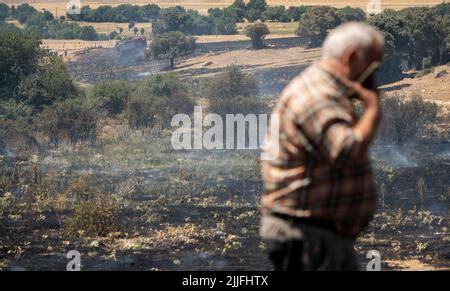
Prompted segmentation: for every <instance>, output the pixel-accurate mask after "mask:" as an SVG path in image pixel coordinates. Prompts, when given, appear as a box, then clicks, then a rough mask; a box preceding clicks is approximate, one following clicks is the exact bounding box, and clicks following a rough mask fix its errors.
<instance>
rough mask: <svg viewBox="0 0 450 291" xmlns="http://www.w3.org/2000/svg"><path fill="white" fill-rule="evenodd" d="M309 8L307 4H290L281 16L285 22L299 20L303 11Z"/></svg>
mask: <svg viewBox="0 0 450 291" xmlns="http://www.w3.org/2000/svg"><path fill="white" fill-rule="evenodd" d="M307 10H308V8H307V7H306V6H290V7H289V8H288V9H286V10H285V11H284V13H283V15H282V16H281V21H283V22H291V21H299V20H300V17H301V16H302V14H303V13H305V12H306V11H307Z"/></svg>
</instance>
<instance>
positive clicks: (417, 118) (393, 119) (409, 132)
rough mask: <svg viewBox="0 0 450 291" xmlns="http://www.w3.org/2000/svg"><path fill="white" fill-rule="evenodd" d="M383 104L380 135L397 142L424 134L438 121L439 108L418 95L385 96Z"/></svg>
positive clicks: (384, 138)
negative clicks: (408, 97)
mask: <svg viewBox="0 0 450 291" xmlns="http://www.w3.org/2000/svg"><path fill="white" fill-rule="evenodd" d="M381 104H382V112H383V119H382V123H381V126H380V129H379V137H380V138H381V139H382V140H384V141H388V142H392V143H397V144H401V143H403V142H405V141H407V140H408V139H411V138H414V137H417V136H418V135H419V134H423V133H424V132H425V130H426V129H427V128H428V126H429V125H430V124H431V123H433V122H435V121H436V118H437V113H438V108H439V107H438V105H437V104H435V103H433V102H428V101H425V100H423V99H422V98H421V97H420V96H417V95H416V96H413V97H411V98H410V99H406V98H405V97H404V96H399V95H394V96H389V97H384V98H383V99H382V103H381Z"/></svg>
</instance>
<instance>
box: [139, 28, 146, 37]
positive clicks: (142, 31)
mask: <svg viewBox="0 0 450 291" xmlns="http://www.w3.org/2000/svg"><path fill="white" fill-rule="evenodd" d="M140 33H141V35H142V36H143V35H144V33H145V29H144V28H141V29H140Z"/></svg>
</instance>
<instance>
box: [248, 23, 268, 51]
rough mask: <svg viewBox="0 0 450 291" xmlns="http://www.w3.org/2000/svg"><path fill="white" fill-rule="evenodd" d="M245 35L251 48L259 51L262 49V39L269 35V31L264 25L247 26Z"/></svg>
mask: <svg viewBox="0 0 450 291" xmlns="http://www.w3.org/2000/svg"><path fill="white" fill-rule="evenodd" d="M245 34H246V36H247V37H250V38H251V40H252V47H253V48H254V49H260V48H263V47H264V42H263V41H264V38H265V37H266V35H268V34H270V31H269V29H268V28H267V25H265V24H264V23H256V24H253V25H249V26H247V28H246V30H245Z"/></svg>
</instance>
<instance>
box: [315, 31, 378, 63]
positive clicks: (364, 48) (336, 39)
mask: <svg viewBox="0 0 450 291" xmlns="http://www.w3.org/2000/svg"><path fill="white" fill-rule="evenodd" d="M375 45H379V46H380V47H381V48H383V47H384V36H383V34H381V32H379V31H378V30H377V29H376V28H374V27H372V26H370V25H367V24H365V23H362V22H347V23H345V24H342V25H340V26H338V27H337V28H335V29H333V30H332V31H331V32H330V33H329V34H328V36H327V38H326V39H325V41H324V43H323V46H322V49H323V57H324V58H339V57H341V56H342V55H343V54H344V52H345V51H346V50H347V49H348V48H356V49H357V50H358V56H359V57H360V58H366V57H367V55H368V54H369V53H370V52H371V50H372V48H373V47H374V46H375Z"/></svg>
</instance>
